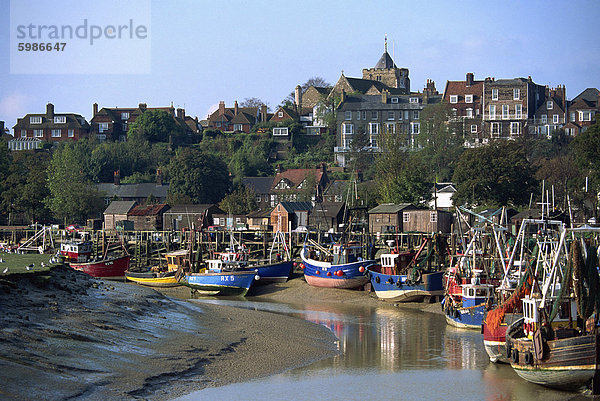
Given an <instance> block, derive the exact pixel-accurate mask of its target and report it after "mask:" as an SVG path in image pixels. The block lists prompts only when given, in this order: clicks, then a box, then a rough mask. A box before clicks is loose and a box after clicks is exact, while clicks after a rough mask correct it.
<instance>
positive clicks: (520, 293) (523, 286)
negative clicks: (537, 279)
mask: <svg viewBox="0 0 600 401" xmlns="http://www.w3.org/2000/svg"><path fill="white" fill-rule="evenodd" d="M529 271H530V269H527V270H526V271H525V274H524V275H523V277H521V280H520V281H519V285H518V286H517V288H516V289H515V291H514V292H513V293H512V295H511V296H510V297H509V298H508V299H507V300H506V301H504V302H503V303H502V304H500V305H499V306H498V307H496V308H495V309H492V310H491V311H489V312H488V313H487V316H486V318H485V322H486V325H487V326H488V329H489V330H490V331H491V332H492V333H493V332H494V331H496V329H497V328H498V327H500V324H502V321H503V320H504V316H505V315H506V314H507V313H513V312H514V311H515V310H517V308H518V307H519V304H520V302H521V299H523V298H524V297H525V296H526V295H529V294H530V293H531V286H532V284H533V278H532V277H531V275H530V274H529Z"/></svg>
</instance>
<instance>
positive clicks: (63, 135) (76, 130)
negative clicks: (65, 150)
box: [13, 103, 90, 142]
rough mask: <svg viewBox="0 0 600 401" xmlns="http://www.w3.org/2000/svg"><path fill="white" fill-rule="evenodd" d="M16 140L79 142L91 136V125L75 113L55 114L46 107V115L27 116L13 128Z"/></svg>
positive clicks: (51, 108) (49, 104) (51, 105)
mask: <svg viewBox="0 0 600 401" xmlns="http://www.w3.org/2000/svg"><path fill="white" fill-rule="evenodd" d="M13 132H14V138H15V139H17V138H34V139H37V140H40V141H42V142H61V141H77V140H79V139H80V138H84V137H87V136H88V135H89V134H90V124H88V122H87V121H86V120H85V118H84V117H83V116H81V115H80V114H75V113H55V112H54V105H53V104H52V103H48V104H47V105H46V113H44V114H27V115H26V116H25V117H23V118H19V119H18V120H17V124H16V125H15V126H14V127H13Z"/></svg>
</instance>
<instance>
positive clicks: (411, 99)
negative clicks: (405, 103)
mask: <svg viewBox="0 0 600 401" xmlns="http://www.w3.org/2000/svg"><path fill="white" fill-rule="evenodd" d="M409 102H410V103H419V98H418V97H411V98H410V99H409Z"/></svg>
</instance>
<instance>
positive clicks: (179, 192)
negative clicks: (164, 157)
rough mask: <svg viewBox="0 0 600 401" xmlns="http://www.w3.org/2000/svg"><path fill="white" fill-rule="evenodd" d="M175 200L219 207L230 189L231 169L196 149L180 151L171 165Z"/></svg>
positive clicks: (172, 192)
mask: <svg viewBox="0 0 600 401" xmlns="http://www.w3.org/2000/svg"><path fill="white" fill-rule="evenodd" d="M168 170H169V176H170V189H169V192H170V193H171V194H172V195H171V196H172V198H177V197H182V196H187V197H188V198H189V200H190V201H191V203H217V202H219V201H220V200H221V199H222V198H223V196H224V195H225V194H226V193H227V191H228V190H229V188H230V179H229V172H228V171H227V165H226V164H225V163H224V162H223V161H222V160H221V159H219V158H218V157H216V156H214V155H211V154H208V153H204V152H202V151H201V150H199V149H196V148H180V149H178V150H177V152H176V154H175V157H174V158H173V159H171V162H170V163H169V169H168Z"/></svg>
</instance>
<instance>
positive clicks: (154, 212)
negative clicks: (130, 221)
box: [127, 204, 169, 216]
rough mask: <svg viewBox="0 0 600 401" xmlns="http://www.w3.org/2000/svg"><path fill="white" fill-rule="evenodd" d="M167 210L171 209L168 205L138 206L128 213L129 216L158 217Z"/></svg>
mask: <svg viewBox="0 0 600 401" xmlns="http://www.w3.org/2000/svg"><path fill="white" fill-rule="evenodd" d="M167 209H169V205H167V204H158V205H137V206H136V207H134V208H133V209H131V211H130V212H129V213H127V216H158V215H159V214H161V213H163V212H164V211H166V210H167Z"/></svg>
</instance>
